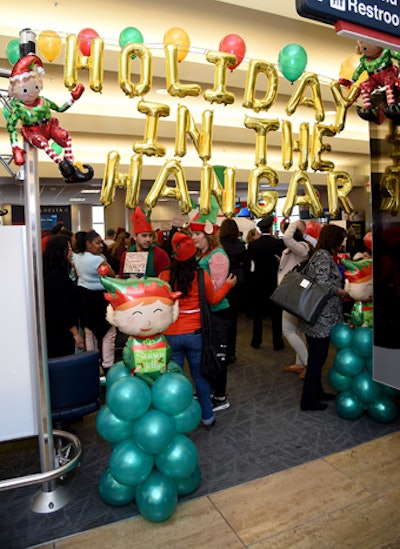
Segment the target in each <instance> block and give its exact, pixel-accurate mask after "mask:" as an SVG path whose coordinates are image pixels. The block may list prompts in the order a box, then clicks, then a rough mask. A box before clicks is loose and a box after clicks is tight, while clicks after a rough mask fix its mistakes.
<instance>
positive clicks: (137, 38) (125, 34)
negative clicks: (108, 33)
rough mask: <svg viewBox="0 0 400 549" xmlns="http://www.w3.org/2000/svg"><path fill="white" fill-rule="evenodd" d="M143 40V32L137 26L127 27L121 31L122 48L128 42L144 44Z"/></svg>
mask: <svg viewBox="0 0 400 549" xmlns="http://www.w3.org/2000/svg"><path fill="white" fill-rule="evenodd" d="M143 42H144V38H143V34H142V33H141V32H140V30H139V29H137V28H135V27H126V28H125V29H124V30H123V31H121V32H120V35H119V45H120V47H121V48H123V47H125V46H126V45H127V44H143ZM133 57H135V56H133Z"/></svg>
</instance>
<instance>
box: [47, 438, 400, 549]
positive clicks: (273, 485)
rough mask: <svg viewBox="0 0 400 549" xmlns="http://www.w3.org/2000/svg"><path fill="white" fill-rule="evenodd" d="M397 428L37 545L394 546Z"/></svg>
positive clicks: (398, 532)
mask: <svg viewBox="0 0 400 549" xmlns="http://www.w3.org/2000/svg"><path fill="white" fill-rule="evenodd" d="M399 460H400V433H394V434H390V435H387V436H385V437H382V438H379V439H377V440H374V441H372V442H368V443H366V444H362V445H360V446H356V447H354V448H351V449H350V450H346V451H343V452H339V453H336V454H332V455H330V456H327V457H326V458H324V459H317V460H315V461H311V462H308V463H306V464H304V465H300V466H298V467H294V468H292V469H288V470H285V471H282V472H279V473H275V474H272V475H269V476H267V477H264V478H261V479H258V480H255V481H252V482H249V483H246V484H242V485H239V486H235V487H233V488H229V489H227V490H222V491H219V492H216V493H214V494H211V495H209V496H205V497H199V498H197V499H193V500H190V501H187V502H185V503H181V504H180V505H179V506H178V508H177V510H176V512H175V513H174V515H173V516H172V518H171V519H169V520H168V521H166V522H164V523H160V524H156V523H151V522H148V521H146V520H145V519H143V518H142V517H135V518H132V519H130V520H125V521H122V522H117V523H113V524H109V525H107V526H104V527H101V528H97V529H95V530H90V531H86V532H82V533H81V534H77V535H74V536H71V537H68V538H64V539H60V540H55V541H53V542H48V543H46V544H44V545H40V546H37V547H41V548H43V549H50V548H51V549H61V548H64V547H65V548H68V549H73V548H79V549H87V548H92V547H93V548H103V547H113V549H122V548H124V549H125V548H132V549H147V548H149V549H150V548H151V549H158V548H174V549H181V548H182V549H183V548H185V549H188V548H190V549H196V548H200V547H201V548H203V547H207V549H214V548H215V549H224V548H228V547H229V548H230V549H236V548H243V547H251V548H252V549H253V548H255V549H262V548H268V549H270V548H277V549H286V548H290V549H297V548H298V549H314V548H315V549H332V548H335V549H336V548H338V549H343V548H354V549H356V548H357V549H359V548H362V549H377V548H385V549H388V548H392V549H394V548H399V547H400V467H399Z"/></svg>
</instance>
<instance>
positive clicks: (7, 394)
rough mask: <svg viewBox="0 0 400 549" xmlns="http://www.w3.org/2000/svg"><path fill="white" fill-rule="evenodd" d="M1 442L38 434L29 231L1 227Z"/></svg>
mask: <svg viewBox="0 0 400 549" xmlns="http://www.w3.org/2000/svg"><path fill="white" fill-rule="evenodd" d="M0 254H1V268H0V295H1V301H0V441H5V440H11V439H16V438H22V437H25V436H30V435H37V434H38V425H37V413H36V405H37V403H36V399H35V386H36V383H35V380H34V372H35V370H36V369H35V367H34V364H32V359H31V356H30V352H29V349H30V347H31V345H30V343H29V341H30V339H29V338H30V337H32V336H30V318H31V308H32V304H31V303H30V296H29V289H28V284H27V277H28V269H27V258H26V231H25V227H23V226H2V227H0Z"/></svg>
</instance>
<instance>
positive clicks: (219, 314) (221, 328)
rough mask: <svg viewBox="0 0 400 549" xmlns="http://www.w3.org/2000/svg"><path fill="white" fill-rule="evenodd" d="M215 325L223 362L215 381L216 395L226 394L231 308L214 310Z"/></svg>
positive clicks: (218, 348) (216, 338)
mask: <svg viewBox="0 0 400 549" xmlns="http://www.w3.org/2000/svg"><path fill="white" fill-rule="evenodd" d="M213 326H214V330H215V343H216V347H217V356H218V360H219V363H220V364H221V373H220V375H219V376H218V378H217V379H216V380H215V382H214V383H213V387H212V389H213V391H214V396H217V397H223V396H226V384H227V367H226V351H227V345H228V337H229V331H230V328H231V318H230V309H229V308H227V309H222V310H221V311H213Z"/></svg>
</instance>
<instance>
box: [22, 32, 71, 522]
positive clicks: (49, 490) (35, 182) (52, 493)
mask: <svg viewBox="0 0 400 549" xmlns="http://www.w3.org/2000/svg"><path fill="white" fill-rule="evenodd" d="M35 39H36V35H35V33H34V32H33V31H32V30H31V29H23V30H22V31H21V32H20V53H21V57H23V56H26V55H28V54H30V53H35ZM24 148H25V153H26V154H25V174H24V175H25V177H24V180H25V225H26V240H27V252H28V254H27V255H28V258H29V259H30V260H31V261H28V272H29V273H30V276H29V281H28V284H29V294H30V299H31V302H32V303H33V311H32V314H31V326H30V334H29V335H30V352H31V354H32V357H33V364H34V365H35V367H36V371H35V376H34V379H35V381H36V387H35V388H36V395H37V396H36V409H37V419H38V439H39V451H40V463H41V470H42V472H44V471H51V470H54V469H55V468H56V467H55V457H54V440H53V426H52V421H51V400H50V384H49V376H48V364H47V345H46V324H45V316H44V290H43V272H42V249H41V230H40V199H39V177H38V174H37V150H36V149H35V148H33V147H30V146H29V144H28V143H26V142H25V144H24ZM68 500H69V495H68V491H67V490H66V488H65V487H63V486H58V484H57V480H56V479H54V480H50V481H47V482H44V483H43V484H42V487H41V490H40V491H39V492H38V493H37V494H36V495H35V496H34V497H33V499H32V502H31V509H32V510H33V511H35V512H37V513H51V512H53V511H57V510H58V509H61V508H62V507H64V505H66V503H67V502H68Z"/></svg>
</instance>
